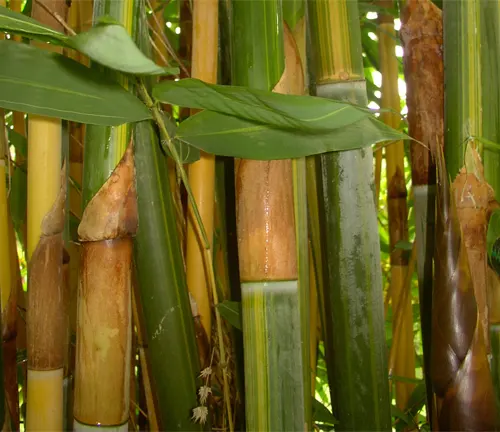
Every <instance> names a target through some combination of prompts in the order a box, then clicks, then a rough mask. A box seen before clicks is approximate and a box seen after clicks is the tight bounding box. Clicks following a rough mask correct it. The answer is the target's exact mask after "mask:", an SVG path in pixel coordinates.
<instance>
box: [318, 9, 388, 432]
mask: <svg viewBox="0 0 500 432" xmlns="http://www.w3.org/2000/svg"><path fill="white" fill-rule="evenodd" d="M309 19H310V33H311V43H310V46H311V47H312V50H311V53H310V54H311V59H312V62H311V63H312V64H311V69H313V75H312V76H313V77H314V82H312V83H311V84H312V89H313V91H314V90H315V93H316V95H317V96H320V97H326V98H331V99H336V100H343V101H348V102H352V103H356V104H358V105H362V106H366V104H367V102H368V101H367V95H366V84H365V80H364V70H363V63H362V55H361V53H362V48H361V35H360V28H359V12H358V4H357V1H351V0H316V1H313V2H310V3H309ZM320 167H321V168H320V169H321V179H322V190H323V195H322V196H321V197H320V215H322V218H321V219H322V220H321V222H322V240H323V249H324V254H323V257H324V264H323V269H324V271H325V272H326V274H325V275H324V276H325V283H324V293H323V298H324V301H325V310H326V317H325V324H326V328H325V329H324V331H325V348H326V360H327V368H328V372H329V373H328V377H329V384H330V391H331V398H332V406H333V414H334V416H335V417H336V418H337V419H338V421H339V424H338V425H336V426H335V430H337V431H359V430H372V431H383V430H387V431H389V430H390V428H391V415H390V399H389V386H388V376H387V356H386V343H385V330H384V309H383V298H382V275H381V267H380V247H379V246H380V245H379V237H378V227H377V214H376V209H375V200H374V192H373V154H372V150H371V148H364V149H360V150H354V151H346V152H335V153H327V154H324V155H322V156H321V157H320Z"/></svg>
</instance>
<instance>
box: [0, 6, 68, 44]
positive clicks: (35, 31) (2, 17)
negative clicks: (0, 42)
mask: <svg viewBox="0 0 500 432" xmlns="http://www.w3.org/2000/svg"><path fill="white" fill-rule="evenodd" d="M0 31H5V32H9V33H14V34H18V35H21V36H24V37H27V38H30V39H36V40H39V41H42V42H51V43H53V44H56V45H61V44H62V43H63V42H64V40H65V39H67V36H66V35H65V34H64V33H61V32H58V31H56V30H53V29H52V28H50V27H47V26H45V25H43V24H41V23H39V22H38V21H37V20H35V19H33V18H31V17H29V16H26V15H24V14H23V13H19V12H13V11H11V10H10V9H8V8H6V7H4V6H0Z"/></svg>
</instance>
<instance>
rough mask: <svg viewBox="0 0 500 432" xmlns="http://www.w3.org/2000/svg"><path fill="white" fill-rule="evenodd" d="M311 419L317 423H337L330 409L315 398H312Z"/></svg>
mask: <svg viewBox="0 0 500 432" xmlns="http://www.w3.org/2000/svg"><path fill="white" fill-rule="evenodd" d="M312 410H313V411H312V412H313V420H314V421H315V422H318V423H324V424H327V425H332V426H333V425H335V424H337V423H338V421H337V419H336V418H335V417H334V416H333V414H332V413H331V412H330V410H329V409H328V408H327V407H326V406H324V405H323V404H322V403H321V402H320V401H319V400H317V399H316V398H312Z"/></svg>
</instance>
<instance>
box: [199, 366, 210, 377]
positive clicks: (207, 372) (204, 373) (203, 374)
mask: <svg viewBox="0 0 500 432" xmlns="http://www.w3.org/2000/svg"><path fill="white" fill-rule="evenodd" d="M210 375H212V368H211V367H210V366H209V367H206V368H205V369H203V370H202V371H201V373H200V376H199V377H200V378H208V377H210Z"/></svg>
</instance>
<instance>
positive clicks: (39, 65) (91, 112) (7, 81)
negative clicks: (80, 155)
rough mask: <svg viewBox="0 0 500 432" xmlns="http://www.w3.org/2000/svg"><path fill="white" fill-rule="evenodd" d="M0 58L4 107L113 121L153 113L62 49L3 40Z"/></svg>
mask: <svg viewBox="0 0 500 432" xmlns="http://www.w3.org/2000/svg"><path fill="white" fill-rule="evenodd" d="M0 58H1V59H2V61H1V63H0V107H2V108H6V109H11V110H16V111H21V112H26V113H29V114H39V115H45V116H48V117H57V118H62V119H65V120H70V121H74V122H80V123H88V124H99V125H109V126H117V125H120V124H123V123H129V122H136V121H140V120H144V119H149V118H151V114H150V112H149V110H148V109H147V108H146V106H145V105H144V104H143V103H142V102H141V101H140V100H139V99H137V98H136V97H135V96H134V95H132V94H131V93H129V92H127V91H126V90H125V89H124V88H123V87H121V86H120V85H118V84H117V83H116V82H114V81H112V80H111V79H110V78H108V77H105V76H103V75H102V74H100V73H99V72H97V71H95V70H93V69H89V68H87V67H86V66H84V65H82V64H80V63H78V62H76V61H74V60H71V59H69V58H67V57H64V56H62V55H60V54H57V53H54V52H48V51H45V50H41V49H38V48H36V47H34V46H30V45H27V44H22V43H17V42H11V41H0Z"/></svg>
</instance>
